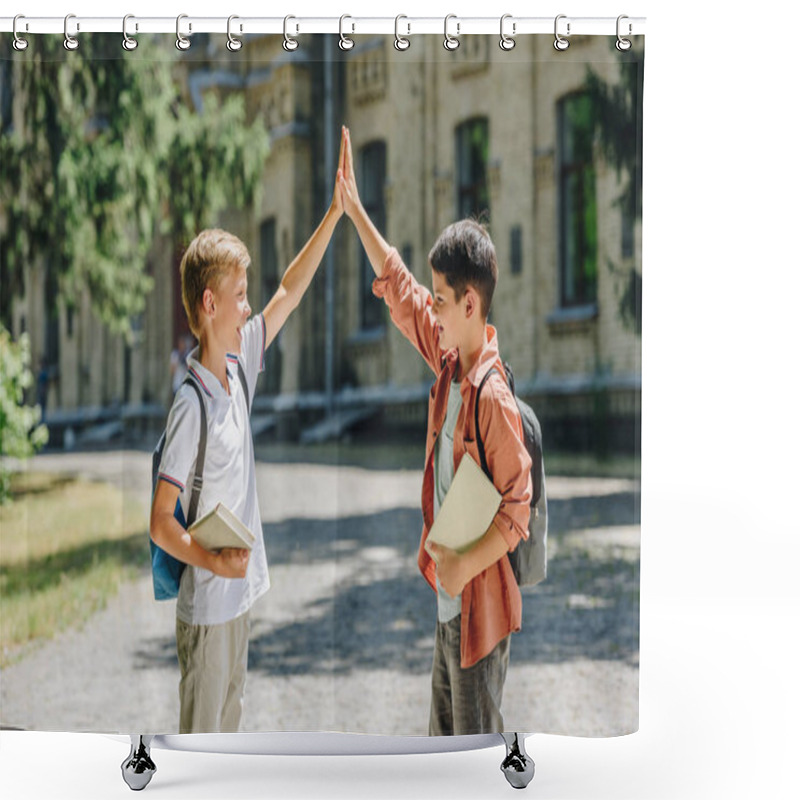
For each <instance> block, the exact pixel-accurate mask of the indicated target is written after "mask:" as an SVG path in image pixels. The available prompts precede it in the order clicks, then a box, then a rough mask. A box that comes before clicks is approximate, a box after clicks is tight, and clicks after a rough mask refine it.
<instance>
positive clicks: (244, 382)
mask: <svg viewBox="0 0 800 800" xmlns="http://www.w3.org/2000/svg"><path fill="white" fill-rule="evenodd" d="M236 363H237V364H238V365H239V380H240V381H241V382H242V386H243V387H244V397H245V400H247V410H248V411H249V410H250V389H248V387H247V378H245V376H244V367H243V366H242V362H241V361H240V360H239V359H238V358H237V359H236Z"/></svg>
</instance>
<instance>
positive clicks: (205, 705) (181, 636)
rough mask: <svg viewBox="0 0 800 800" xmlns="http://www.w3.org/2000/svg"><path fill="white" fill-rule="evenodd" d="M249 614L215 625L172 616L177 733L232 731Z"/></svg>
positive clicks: (240, 701) (240, 698)
mask: <svg viewBox="0 0 800 800" xmlns="http://www.w3.org/2000/svg"><path fill="white" fill-rule="evenodd" d="M249 634H250V615H249V613H245V614H242V615H241V616H240V617H237V618H236V619H233V620H231V621H230V622H225V623H223V624H221V625H187V624H186V623H185V622H182V621H181V620H177V623H176V625H175V638H176V640H177V645H178V663H179V664H180V668H181V682H180V687H179V690H178V691H179V694H180V700H181V721H180V732H181V733H220V732H222V733H235V732H236V731H238V730H239V724H240V723H241V720H242V709H243V707H244V684H245V677H246V675H247V644H248V637H249Z"/></svg>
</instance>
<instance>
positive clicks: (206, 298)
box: [203, 288, 217, 317]
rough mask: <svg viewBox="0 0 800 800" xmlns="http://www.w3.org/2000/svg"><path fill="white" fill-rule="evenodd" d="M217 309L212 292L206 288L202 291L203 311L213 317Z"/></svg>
mask: <svg viewBox="0 0 800 800" xmlns="http://www.w3.org/2000/svg"><path fill="white" fill-rule="evenodd" d="M216 310H217V306H216V303H215V302H214V292H212V291H211V289H208V288H206V289H205V290H204V291H203V311H204V312H205V313H206V314H207V315H208V316H209V317H213V316H214V313H215V312H216Z"/></svg>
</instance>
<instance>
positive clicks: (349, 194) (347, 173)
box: [336, 126, 361, 217]
mask: <svg viewBox="0 0 800 800" xmlns="http://www.w3.org/2000/svg"><path fill="white" fill-rule="evenodd" d="M342 147H343V148H344V160H343V161H342V160H341V159H340V162H339V171H338V172H337V173H336V185H337V187H338V188H339V191H340V193H341V198H342V204H343V206H344V212H345V214H347V216H348V217H352V216H353V214H354V213H355V212H357V211H358V210H359V209H360V207H361V200H360V199H359V196H358V187H357V186H356V176H355V172H354V171H353V145H352V143H351V141H350V131H349V129H348V128H345V127H344V126H342Z"/></svg>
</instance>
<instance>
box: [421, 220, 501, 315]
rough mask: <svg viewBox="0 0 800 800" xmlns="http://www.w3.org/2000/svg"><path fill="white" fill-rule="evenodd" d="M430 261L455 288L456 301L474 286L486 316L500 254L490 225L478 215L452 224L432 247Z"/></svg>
mask: <svg viewBox="0 0 800 800" xmlns="http://www.w3.org/2000/svg"><path fill="white" fill-rule="evenodd" d="M428 261H429V262H430V265H431V267H432V268H433V269H434V270H436V272H438V273H439V274H440V275H443V276H444V278H445V280H446V281H447V285H448V286H449V287H450V288H451V289H452V290H453V291H454V292H455V296H456V302H458V301H459V300H461V298H462V297H463V296H464V293H465V292H466V291H467V287H468V286H472V287H473V288H474V289H475V291H476V292H477V293H478V296H479V297H480V299H481V313H482V315H483V318H484V319H486V317H487V316H488V315H489V309H490V308H491V305H492V297H493V296H494V289H495V286H497V254H496V253H495V250H494V244H493V243H492V240H491V237H490V236H489V232H488V231H487V230H486V228H485V227H484V226H483V225H481V224H480V223H479V222H478V221H477V220H474V219H462V220H459V221H458V222H454V223H452V224H451V225H448V226H447V227H446V228H445V229H444V230H443V231H442V232H441V234H439V238H438V239H437V240H436V244H434V245H433V247H432V248H431V252H430V253H429V254H428Z"/></svg>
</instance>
